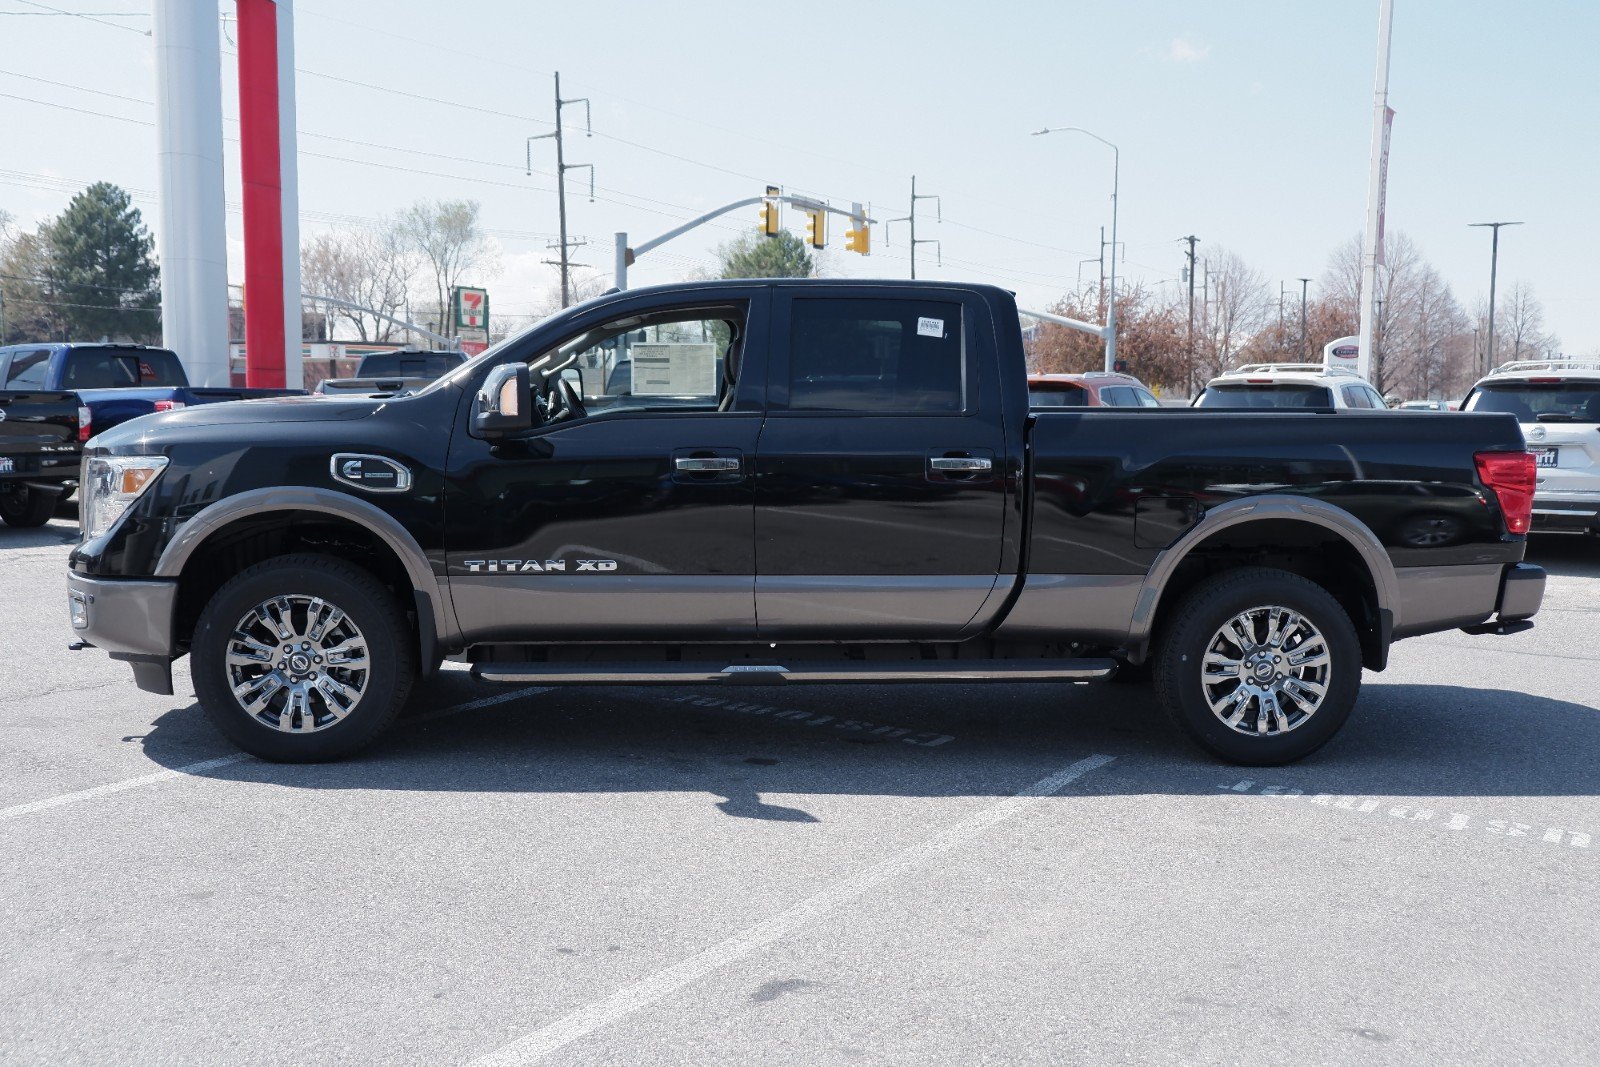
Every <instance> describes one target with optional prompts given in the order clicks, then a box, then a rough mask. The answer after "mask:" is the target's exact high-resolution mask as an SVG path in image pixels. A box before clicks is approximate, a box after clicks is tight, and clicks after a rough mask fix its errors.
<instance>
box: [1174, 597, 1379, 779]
mask: <svg viewBox="0 0 1600 1067" xmlns="http://www.w3.org/2000/svg"><path fill="white" fill-rule="evenodd" d="M1269 607H1283V608H1287V609H1289V610H1290V611H1292V612H1296V613H1298V614H1299V615H1301V616H1303V617H1304V619H1305V620H1306V621H1307V622H1308V623H1309V624H1310V625H1311V626H1312V627H1315V629H1316V630H1317V631H1320V634H1321V636H1322V639H1323V641H1324V642H1325V644H1326V646H1327V654H1328V659H1329V662H1328V665H1327V668H1326V676H1325V678H1324V680H1323V682H1322V683H1320V684H1322V685H1323V686H1324V688H1325V694H1324V696H1323V698H1322V701H1321V703H1320V704H1318V705H1317V706H1316V707H1315V709H1314V710H1313V711H1312V713H1311V714H1309V715H1305V716H1304V717H1303V718H1301V719H1298V720H1296V721H1293V722H1291V723H1290V728H1289V729H1287V730H1284V731H1282V732H1269V733H1265V734H1258V733H1245V732H1242V731H1241V730H1240V729H1238V728H1235V727H1232V726H1229V725H1228V724H1227V723H1225V722H1224V721H1223V720H1222V719H1221V718H1220V717H1219V715H1220V714H1221V712H1213V711H1212V708H1211V704H1210V703H1209V701H1208V699H1207V696H1208V690H1207V688H1206V687H1205V685H1203V684H1202V673H1203V664H1204V659H1205V656H1206V654H1207V651H1208V649H1210V647H1211V645H1212V642H1213V639H1214V638H1215V637H1217V636H1218V633H1219V631H1220V630H1221V628H1222V627H1223V626H1225V625H1226V624H1227V623H1228V621H1229V620H1230V619H1233V618H1235V617H1237V616H1239V615H1241V614H1243V613H1246V612H1250V611H1252V610H1261V609H1266V608H1269ZM1259 618H1261V619H1262V620H1263V627H1264V626H1265V616H1260V617H1259ZM1294 650H1295V649H1294V646H1290V647H1287V648H1284V649H1282V651H1283V652H1284V654H1285V656H1287V655H1288V654H1290V653H1292V652H1293V651H1294ZM1154 660H1155V681H1156V696H1157V697H1158V699H1159V700H1160V701H1161V705H1162V707H1164V708H1165V709H1166V711H1167V714H1168V715H1169V716H1170V717H1171V718H1172V720H1173V722H1174V723H1176V724H1177V726H1178V728H1179V729H1181V730H1182V731H1183V732H1184V733H1185V734H1187V735H1188V736H1189V737H1190V738H1191V739H1193V740H1194V741H1195V742H1196V743H1198V744H1199V745H1200V747H1202V748H1204V749H1206V750H1207V751H1208V752H1210V753H1212V754H1213V755H1215V756H1219V757H1221V758H1222V759H1224V760H1227V761H1228V762H1230V763H1238V764H1243V765H1246V766H1251V767H1271V766H1277V765H1279V764H1284V763H1292V762H1294V761H1295V760H1297V759H1301V758H1303V757H1305V756H1308V755H1310V754H1311V753H1312V752H1315V751H1316V750H1317V749H1318V748H1321V747H1322V746H1323V745H1324V744H1325V743H1326V742H1327V741H1328V740H1329V739H1330V738H1331V737H1333V735H1334V734H1336V733H1338V732H1339V728H1340V727H1341V726H1343V725H1344V723H1345V720H1346V719H1348V718H1349V717H1350V712H1351V711H1352V710H1353V709H1354V707H1355V702H1356V695H1357V693H1359V692H1360V689H1361V643H1360V640H1359V639H1358V638H1357V636H1356V629H1355V626H1354V625H1353V624H1352V623H1351V621H1350V616H1349V615H1348V614H1347V613H1346V612H1345V610H1344V608H1343V607H1341V606H1340V604H1339V602H1338V601H1337V600H1335V599H1334V598H1333V597H1332V596H1331V595H1330V594H1329V593H1328V591H1327V590H1325V589H1323V588H1322V587H1321V586H1319V585H1317V584H1316V583H1314V582H1311V581H1308V580H1306V579H1305V578H1302V577H1300V576H1299V575H1296V574H1290V573H1289V572H1287V571H1280V570H1272V569H1269V568H1266V567H1241V568H1239V569H1237V570H1231V571H1228V572H1226V573H1224V574H1219V575H1217V576H1216V577H1214V578H1210V579H1208V580H1206V581H1204V582H1202V583H1201V584H1200V585H1198V586H1196V587H1195V588H1194V589H1193V590H1191V591H1190V592H1189V594H1188V595H1187V596H1185V597H1184V598H1183V600H1182V601H1181V602H1179V604H1178V605H1177V607H1176V608H1175V609H1174V611H1173V613H1172V615H1171V616H1170V617H1169V618H1168V621H1167V623H1166V625H1164V626H1163V627H1162V631H1161V639H1160V644H1159V647H1158V648H1157V649H1156V653H1155V656H1154ZM1243 660H1244V657H1243V656H1241V662H1242V661H1243ZM1263 684H1265V683H1263ZM1238 686H1239V687H1240V688H1243V683H1242V682H1241V683H1238ZM1218 691H1219V692H1220V693H1221V694H1222V695H1228V693H1229V690H1228V689H1227V687H1226V685H1223V684H1219V685H1218ZM1247 703H1248V701H1247ZM1250 706H1252V707H1255V708H1257V709H1260V708H1261V704H1260V703H1259V702H1257V703H1255V704H1253V705H1250ZM1287 707H1290V708H1294V709H1297V710H1298V711H1301V712H1303V709H1302V708H1301V706H1300V705H1298V704H1290V705H1287ZM1295 713H1296V712H1294V711H1291V712H1290V713H1289V715H1290V716H1292V715H1294V714H1295ZM1258 715H1259V716H1260V717H1263V718H1266V717H1267V715H1266V712H1265V711H1264V710H1261V711H1259V712H1258ZM1285 721H1289V719H1288V717H1286V719H1285ZM1269 729H1275V728H1274V727H1272V726H1271V725H1270V719H1269Z"/></svg>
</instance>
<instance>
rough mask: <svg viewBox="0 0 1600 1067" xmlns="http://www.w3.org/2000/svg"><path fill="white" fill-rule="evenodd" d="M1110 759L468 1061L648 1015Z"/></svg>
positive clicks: (1014, 799)
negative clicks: (683, 991)
mask: <svg viewBox="0 0 1600 1067" xmlns="http://www.w3.org/2000/svg"><path fill="white" fill-rule="evenodd" d="M1115 758H1116V757H1114V756H1100V755H1096V756H1089V757H1088V758H1086V759H1081V760H1079V761H1078V762H1076V763H1073V764H1070V765H1068V766H1066V767H1063V768H1061V770H1059V771H1057V772H1055V773H1054V774H1052V775H1050V776H1049V777H1047V778H1041V779H1039V781H1037V782H1034V783H1033V784H1032V785H1030V786H1028V787H1027V788H1026V789H1023V790H1021V791H1020V792H1017V793H1015V794H1013V795H1012V796H1010V797H1007V798H1006V799H1005V800H1002V801H1001V802H1000V803H998V804H995V805H994V806H992V807H988V808H985V809H984V810H982V811H980V812H978V813H977V814H976V815H969V816H968V817H967V818H965V819H962V820H961V821H960V822H957V823H956V824H955V825H953V826H950V827H948V828H947V829H945V830H943V831H941V832H940V833H937V834H935V835H933V836H932V837H930V838H928V839H926V840H924V841H921V842H919V843H918V844H915V845H912V846H910V847H909V848H905V849H902V850H900V851H899V852H896V853H894V854H893V855H891V856H890V857H888V858H887V859H884V860H881V861H879V862H878V863H875V864H873V865H872V866H870V867H868V868H866V869H865V870H862V871H858V872H857V873H855V874H853V875H851V876H849V877H848V878H845V879H842V880H840V881H838V882H834V883H833V884H832V885H830V886H828V887H826V888H825V889H823V890H821V891H820V892H818V893H815V894H813V895H812V896H810V897H808V898H806V899H805V900H803V901H801V902H800V903H799V904H797V905H795V906H794V907H792V908H790V909H789V910H788V911H785V912H781V913H779V914H778V915H775V916H773V917H772V918H770V919H767V920H766V921H764V922H760V923H757V924H756V925H754V926H751V927H749V928H748V929H746V930H743V931H741V932H740V933H737V934H735V935H733V936H732V937H730V938H728V939H727V940H725V941H720V942H718V943H717V944H715V945H712V946H711V947H710V948H707V949H705V950H703V951H701V952H698V953H696V954H695V955H693V956H690V957H689V958H688V959H686V960H683V961H682V962H680V963H675V964H673V965H672V966H671V967H668V968H666V969H665V970H661V971H657V972H656V973H655V974H653V975H651V976H650V977H648V978H645V979H642V980H641V981H638V982H635V983H634V984H633V985H629V986H624V987H623V988H621V989H619V990H617V991H616V992H615V993H613V994H611V995H610V996H609V997H606V998H605V999H604V1000H600V1001H597V1002H595V1003H593V1004H591V1005H589V1006H588V1007H585V1008H579V1009H578V1010H577V1011H574V1012H571V1013H570V1014H567V1015H563V1016H562V1017H561V1018H559V1019H557V1020H555V1021H554V1022H552V1023H550V1024H549V1025H547V1026H542V1027H540V1028H539V1029H537V1030H534V1031H532V1032H531V1033H528V1034H524V1035H523V1036H522V1037H519V1038H517V1039H515V1040H514V1041H512V1042H511V1043H509V1044H507V1045H503V1046H501V1047H500V1048H499V1049H497V1050H495V1051H494V1052H491V1053H489V1054H488V1055H487V1056H484V1057H482V1058H481V1059H478V1060H474V1061H473V1067H511V1065H514V1064H524V1063H534V1062H536V1061H538V1060H541V1059H543V1058H544V1057H546V1056H548V1055H550V1054H551V1053H552V1052H555V1051H557V1050H558V1049H561V1048H564V1047H565V1046H567V1045H570V1044H571V1043H572V1042H574V1041H577V1040H578V1039H580V1038H583V1037H587V1036H588V1035H589V1034H592V1033H594V1032H595V1031H596V1030H599V1029H601V1028H602V1027H605V1026H609V1025H610V1024H612V1023H614V1022H617V1021H618V1020H620V1019H622V1018H624V1017H626V1016H628V1015H631V1014H633V1013H634V1012H636V1011H639V1010H640V1009H641V1008H647V1007H649V1006H650V1005H652V1004H654V1003H655V1002H656V1001H658V1000H661V999H662V998H663V997H667V996H670V995H671V994H673V993H675V992H677V991H678V990H680V989H682V988H683V987H684V986H687V985H689V984H690V983H692V982H695V981H698V980H699V979H701V978H704V977H705V976H706V975H708V974H710V973H711V972H713V971H716V970H718V969H720V968H722V967H726V966H727V965H728V964H730V963H733V962H735V961H737V960H740V959H743V958H744V957H746V956H749V955H751V954H752V953H755V952H758V951H760V950H761V949H763V948H766V947H767V946H768V945H770V944H772V943H773V942H775V941H778V940H780V939H781V938H783V937H785V936H787V935H788V934H790V933H793V932H794V931H795V930H797V929H799V928H800V927H802V926H804V925H806V924H807V923H809V922H813V921H815V920H816V919H820V918H821V917H822V916H824V915H826V914H827V913H828V912H830V911H832V910H834V909H835V908H837V907H839V906H840V905H841V904H847V903H849V902H850V901H852V900H854V899H855V898H857V897H859V896H861V895H862V894H863V893H865V892H867V891H868V890H869V889H873V888H875V887H876V886H879V885H882V884H883V883H884V882H887V881H889V880H890V879H891V878H894V877H895V876H897V875H900V874H903V873H905V872H906V871H907V870H909V869H910V868H912V867H914V866H916V865H917V864H919V863H922V862H923V861H925V860H927V859H929V858H931V857H933V856H936V855H938V854H939V853H941V852H948V851H950V850H951V849H953V848H955V847H956V846H957V845H959V844H961V843H962V842H964V841H965V840H966V839H968V838H970V837H973V836H975V835H977V834H979V833H981V832H982V831H984V830H987V829H989V828H990V827H992V826H996V825H998V824H1000V823H1002V822H1005V821H1006V820H1007V819H1011V818H1013V817H1015V816H1017V815H1019V814H1021V813H1022V812H1024V811H1026V810H1027V809H1028V808H1030V807H1032V806H1033V805H1034V804H1036V803H1038V802H1039V801H1040V800H1041V799H1043V798H1045V797H1049V796H1053V795H1054V794H1056V793H1058V792H1060V791H1061V790H1062V789H1064V788H1066V787H1067V786H1068V785H1069V784H1071V783H1072V782H1075V781H1077V780H1078V779H1079V778H1082V777H1083V776H1084V775H1086V774H1088V773H1089V772H1090V771H1095V770H1099V769H1100V768H1101V767H1104V766H1105V765H1106V764H1108V763H1110V762H1112V761H1113V760H1114V759H1115Z"/></svg>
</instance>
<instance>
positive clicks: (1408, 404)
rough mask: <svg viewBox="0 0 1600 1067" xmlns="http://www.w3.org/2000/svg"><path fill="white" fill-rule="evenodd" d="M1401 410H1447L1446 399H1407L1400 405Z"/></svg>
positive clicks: (1448, 407)
mask: <svg viewBox="0 0 1600 1067" xmlns="http://www.w3.org/2000/svg"><path fill="white" fill-rule="evenodd" d="M1400 410H1401V411H1449V410H1451V408H1450V401H1448V400H1407V401H1405V402H1403V403H1402V404H1401V405H1400Z"/></svg>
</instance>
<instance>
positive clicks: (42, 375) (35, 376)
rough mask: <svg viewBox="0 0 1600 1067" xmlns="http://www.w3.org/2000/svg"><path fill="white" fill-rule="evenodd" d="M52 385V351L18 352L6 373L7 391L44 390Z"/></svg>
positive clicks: (38, 349)
mask: <svg viewBox="0 0 1600 1067" xmlns="http://www.w3.org/2000/svg"><path fill="white" fill-rule="evenodd" d="M49 384H50V350H49V349H48V348H36V349H34V350H32V351H26V350H24V351H18V352H16V353H14V354H13V356H12V358H11V366H10V368H9V369H8V370H7V371H6V380H5V387H6V388H7V389H44V388H47V387H48V386H49Z"/></svg>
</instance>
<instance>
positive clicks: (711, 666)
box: [472, 658, 1117, 685]
mask: <svg viewBox="0 0 1600 1067" xmlns="http://www.w3.org/2000/svg"><path fill="white" fill-rule="evenodd" d="M1116 672H1117V661H1116V660H1114V659H1109V658H1107V659H991V660H906V661H904V662H901V661H898V660H889V661H885V662H882V663H867V662H848V663H827V662H820V663H806V662H800V663H797V664H796V665H795V666H793V667H784V666H781V665H779V664H776V663H773V664H735V665H733V666H720V665H718V664H716V663H480V664H478V665H476V666H475V667H473V668H472V674H473V677H475V678H479V679H481V680H483V681H485V682H516V683H524V684H526V683H530V682H535V683H536V682H546V683H549V684H552V685H789V684H817V683H823V682H1093V681H1099V680H1102V679H1105V678H1109V677H1111V676H1112V675H1113V674H1115V673H1116Z"/></svg>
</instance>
